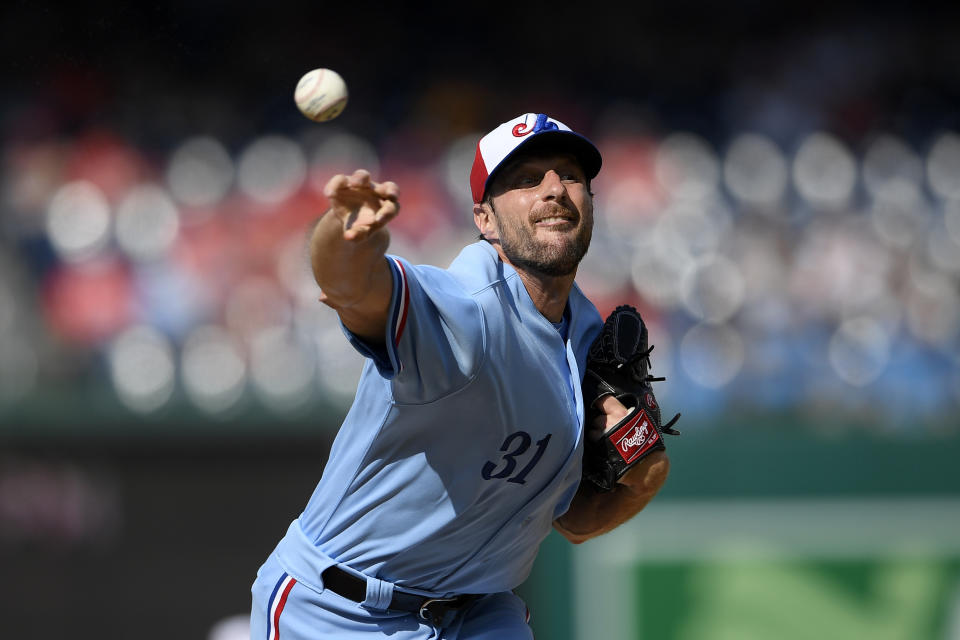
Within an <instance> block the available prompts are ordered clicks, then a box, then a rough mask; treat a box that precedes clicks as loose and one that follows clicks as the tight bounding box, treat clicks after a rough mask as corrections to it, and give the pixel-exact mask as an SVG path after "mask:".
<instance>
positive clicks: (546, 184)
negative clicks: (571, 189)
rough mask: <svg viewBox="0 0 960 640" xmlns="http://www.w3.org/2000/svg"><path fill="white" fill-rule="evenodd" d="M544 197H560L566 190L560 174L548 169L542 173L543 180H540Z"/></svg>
mask: <svg viewBox="0 0 960 640" xmlns="http://www.w3.org/2000/svg"><path fill="white" fill-rule="evenodd" d="M540 187H541V190H542V191H543V193H544V197H547V198H560V197H562V196H563V195H564V194H565V193H566V192H567V187H566V185H565V184H563V180H561V179H560V174H559V173H557V172H556V171H554V170H553V169H550V170H549V171H547V172H546V173H545V174H543V180H542V181H541V182H540Z"/></svg>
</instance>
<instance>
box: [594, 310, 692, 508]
mask: <svg viewBox="0 0 960 640" xmlns="http://www.w3.org/2000/svg"><path fill="white" fill-rule="evenodd" d="M651 351H653V347H652V346H648V344H647V327H646V325H645V324H644V323H643V319H642V318H641V317H640V314H639V313H638V312H637V310H636V309H634V308H633V307H631V306H629V305H622V306H619V307H617V308H616V309H614V310H613V312H612V313H611V314H610V315H609V316H608V317H607V319H606V321H605V322H604V324H603V329H601V331H600V335H599V336H597V339H596V340H595V341H594V342H593V344H592V345H591V346H590V351H589V353H588V354H587V366H586V371H585V373H584V377H583V404H584V406H585V407H586V419H587V424H592V423H593V420H594V419H595V418H596V417H597V416H599V415H600V413H601V412H600V411H599V410H598V409H596V408H594V406H593V403H594V402H595V401H596V400H597V399H599V398H601V397H603V396H605V395H611V394H612V395H613V396H614V397H616V398H617V400H619V401H620V402H622V403H623V405H624V406H625V407H627V409H629V410H630V412H629V413H628V414H627V416H626V417H625V418H624V419H623V420H621V421H620V422H618V423H617V424H616V425H614V426H613V427H610V428H609V429H607V431H606V432H605V433H604V434H603V436H602V437H601V438H600V439H599V440H597V441H595V442H594V441H591V440H590V439H589V438H588V439H587V440H586V441H585V443H584V454H583V476H584V477H585V478H586V479H587V480H589V481H590V482H592V483H593V484H594V485H596V487H597V488H598V489H599V490H601V491H613V489H614V488H615V487H616V484H617V481H618V480H619V479H620V478H621V477H623V475H624V474H625V473H626V472H627V471H628V470H629V469H630V468H632V467H634V466H636V465H637V464H638V463H639V462H640V461H641V460H643V459H644V458H645V457H647V456H648V455H650V453H652V452H654V451H662V450H664V449H666V447H665V446H664V444H663V434H664V433H669V434H671V435H680V432H679V431H677V430H675V429H673V428H672V427H673V425H674V424H676V422H677V420H679V419H680V414H679V413H678V414H677V415H675V416H674V417H673V418H672V419H671V420H670V422H668V423H667V424H665V425H662V426H661V423H660V406H659V405H658V404H657V399H656V397H654V395H653V387H652V386H651V383H652V382H658V381H661V380H664V378H655V377H653V376H652V375H650V352H651Z"/></svg>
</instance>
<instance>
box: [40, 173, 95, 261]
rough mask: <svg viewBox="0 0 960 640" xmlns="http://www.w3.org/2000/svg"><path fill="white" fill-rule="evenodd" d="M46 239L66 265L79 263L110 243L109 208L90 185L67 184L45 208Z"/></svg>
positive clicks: (90, 183)
mask: <svg viewBox="0 0 960 640" xmlns="http://www.w3.org/2000/svg"><path fill="white" fill-rule="evenodd" d="M46 220H47V236H48V237H49V238H50V244H51V245H53V248H54V249H55V250H56V252H57V254H58V255H59V256H60V257H61V258H62V259H63V260H65V261H67V262H82V261H84V260H87V259H89V258H92V257H94V256H96V255H97V254H98V253H100V252H101V251H102V250H103V249H104V248H105V247H106V246H107V244H108V243H109V241H110V205H109V203H108V202H107V198H106V196H105V195H104V194H103V192H102V191H101V190H100V189H99V187H97V186H96V185H95V184H93V183H92V182H87V181H84V180H78V181H76V182H68V183H67V184H65V185H63V186H62V187H60V188H59V189H57V191H56V193H55V194H54V196H53V199H52V200H51V201H50V206H49V207H48V208H47V218H46Z"/></svg>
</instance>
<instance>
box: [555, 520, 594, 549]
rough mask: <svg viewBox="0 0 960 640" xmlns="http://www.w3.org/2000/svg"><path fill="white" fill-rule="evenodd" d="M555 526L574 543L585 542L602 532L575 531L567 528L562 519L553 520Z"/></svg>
mask: <svg viewBox="0 0 960 640" xmlns="http://www.w3.org/2000/svg"><path fill="white" fill-rule="evenodd" d="M553 528H554V529H556V530H557V531H559V532H560V535H562V536H563V537H564V538H566V539H567V541H568V542H571V543H573V544H583V543H584V542H586V541H587V540H590V539H592V538H595V537H597V536H598V535H599V534H600V532H599V531H592V532H587V533H577V532H575V531H571V530H570V529H567V528H566V527H565V526H564V525H563V523H562V522H560V520H554V521H553Z"/></svg>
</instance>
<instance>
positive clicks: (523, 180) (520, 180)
mask: <svg viewBox="0 0 960 640" xmlns="http://www.w3.org/2000/svg"><path fill="white" fill-rule="evenodd" d="M517 184H518V185H524V186H529V185H532V184H537V179H536V178H534V177H533V176H519V177H517Z"/></svg>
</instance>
